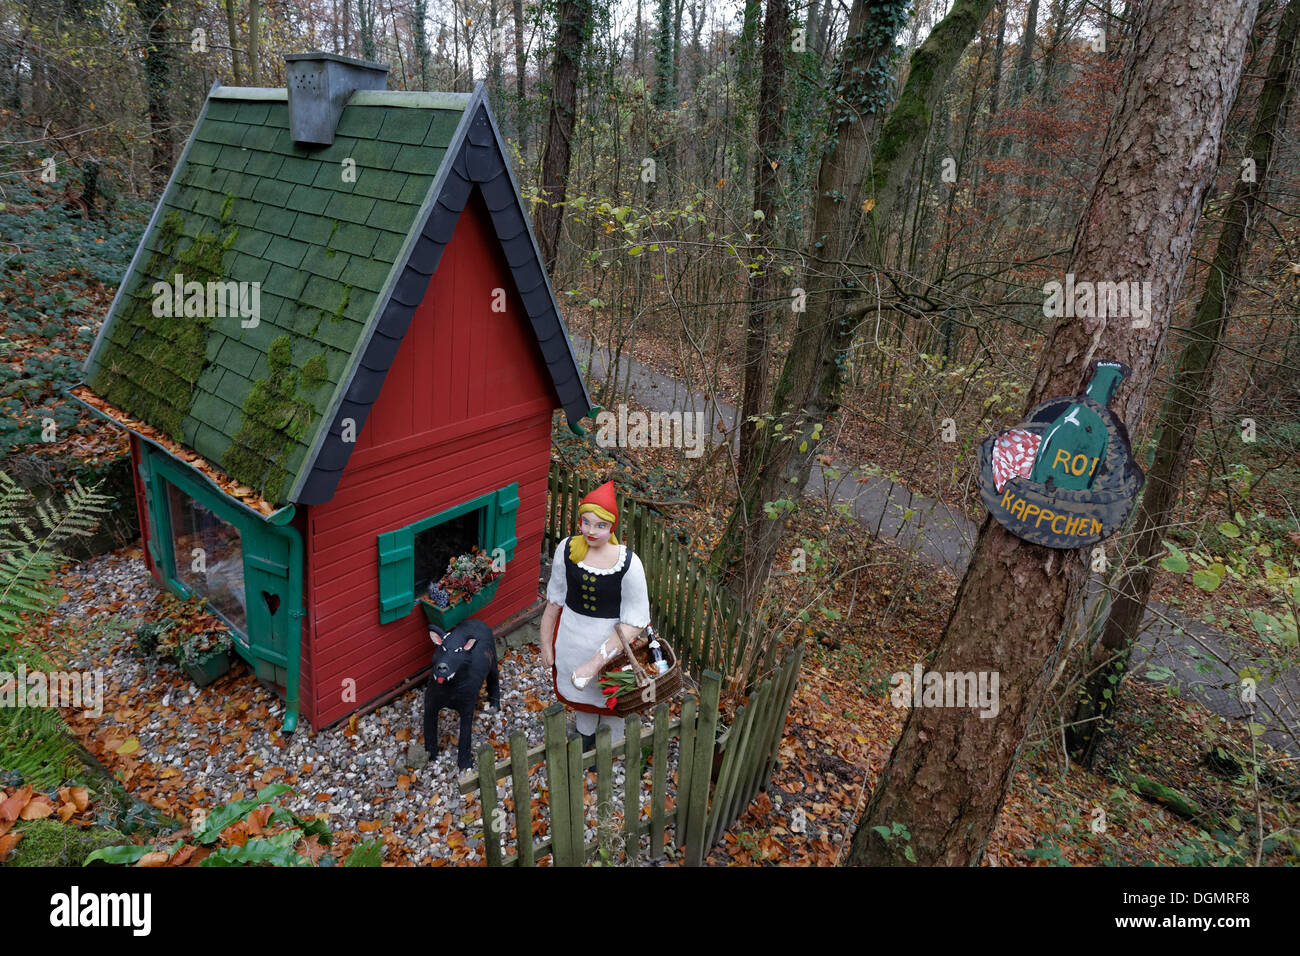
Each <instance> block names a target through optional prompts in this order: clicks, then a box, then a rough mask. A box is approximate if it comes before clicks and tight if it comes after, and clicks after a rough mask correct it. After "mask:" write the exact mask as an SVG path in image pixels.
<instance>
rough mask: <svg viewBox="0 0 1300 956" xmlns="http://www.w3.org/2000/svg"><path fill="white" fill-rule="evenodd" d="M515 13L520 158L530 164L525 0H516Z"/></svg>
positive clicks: (525, 164)
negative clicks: (525, 51) (525, 77)
mask: <svg viewBox="0 0 1300 956" xmlns="http://www.w3.org/2000/svg"><path fill="white" fill-rule="evenodd" d="M514 13H515V98H516V99H517V100H518V101H519V102H518V107H517V112H516V114H515V123H516V125H517V126H518V130H519V159H520V162H522V163H523V164H524V167H525V168H527V166H528V89H527V86H526V83H525V79H524V73H525V70H526V68H527V66H528V59H527V56H526V55H525V54H524V0H514Z"/></svg>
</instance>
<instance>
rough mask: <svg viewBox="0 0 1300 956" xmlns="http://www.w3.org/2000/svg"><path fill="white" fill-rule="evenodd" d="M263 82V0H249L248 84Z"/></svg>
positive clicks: (256, 84)
mask: <svg viewBox="0 0 1300 956" xmlns="http://www.w3.org/2000/svg"><path fill="white" fill-rule="evenodd" d="M261 83H262V0H248V85H249V86H260V85H261Z"/></svg>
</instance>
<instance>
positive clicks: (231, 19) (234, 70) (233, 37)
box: [226, 0, 244, 86]
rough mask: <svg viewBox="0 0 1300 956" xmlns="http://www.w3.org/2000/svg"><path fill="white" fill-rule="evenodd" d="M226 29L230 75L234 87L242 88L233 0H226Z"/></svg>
mask: <svg viewBox="0 0 1300 956" xmlns="http://www.w3.org/2000/svg"><path fill="white" fill-rule="evenodd" d="M226 29H227V31H228V32H229V33H230V73H231V76H232V78H233V81H234V84H235V86H243V85H244V80H243V78H242V75H241V72H240V69H239V51H238V49H237V47H238V46H239V31H238V30H237V29H236V24H235V0H226Z"/></svg>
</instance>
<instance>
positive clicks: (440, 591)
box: [429, 581, 451, 610]
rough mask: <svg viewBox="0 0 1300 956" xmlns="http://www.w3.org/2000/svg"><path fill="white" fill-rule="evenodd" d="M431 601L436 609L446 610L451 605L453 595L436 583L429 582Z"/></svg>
mask: <svg viewBox="0 0 1300 956" xmlns="http://www.w3.org/2000/svg"><path fill="white" fill-rule="evenodd" d="M429 600H430V601H432V602H433V605H434V607H438V608H442V609H443V610H446V609H447V607H448V606H449V605H450V604H451V595H450V594H448V593H447V591H446V589H444V588H442V587H440V586H439V585H438V583H437V582H436V581H431V582H429Z"/></svg>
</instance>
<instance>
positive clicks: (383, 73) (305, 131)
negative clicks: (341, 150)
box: [284, 50, 388, 146]
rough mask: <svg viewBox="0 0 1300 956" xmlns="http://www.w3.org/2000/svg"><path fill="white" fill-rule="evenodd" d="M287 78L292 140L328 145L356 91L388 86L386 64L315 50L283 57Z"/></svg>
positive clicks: (332, 140)
mask: <svg viewBox="0 0 1300 956" xmlns="http://www.w3.org/2000/svg"><path fill="white" fill-rule="evenodd" d="M284 62H285V72H286V73H287V74H288V80H289V133H290V135H291V136H293V141H294V142H295V143H304V144H314V145H320V146H328V145H329V144H330V143H332V142H334V130H335V129H336V128H337V127H338V125H339V118H340V117H341V116H342V115H343V107H344V106H345V105H346V104H347V101H348V99H349V98H350V97H351V96H352V94H353V93H354V92H355V91H357V90H383V89H387V87H388V67H387V66H386V65H385V64H383V63H371V62H369V61H367V60H356V59H353V58H352V57H350V56H339V55H338V54H337V53H324V52H321V51H320V50H315V51H313V52H311V53H290V54H289V55H288V56H286V57H285V58H284Z"/></svg>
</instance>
